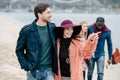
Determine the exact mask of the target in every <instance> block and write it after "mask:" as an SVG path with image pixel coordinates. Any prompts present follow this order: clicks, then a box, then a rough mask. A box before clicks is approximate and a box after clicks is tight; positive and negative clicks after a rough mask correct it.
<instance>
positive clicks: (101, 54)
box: [88, 17, 112, 80]
mask: <svg viewBox="0 0 120 80" xmlns="http://www.w3.org/2000/svg"><path fill="white" fill-rule="evenodd" d="M104 23H105V20H104V18H103V17H98V18H97V20H96V23H94V24H93V25H91V26H89V29H88V30H89V33H96V32H99V31H101V33H100V34H99V40H98V44H97V47H96V51H95V52H94V55H93V57H92V58H90V60H89V67H88V80H92V74H93V71H94V66H95V62H96V63H97V74H98V77H97V80H103V75H104V65H105V64H104V63H105V51H104V46H105V40H107V46H108V55H109V59H108V61H107V62H108V64H110V63H111V62H112V40H111V31H110V30H109V29H108V28H107V26H106V25H105V24H104Z"/></svg>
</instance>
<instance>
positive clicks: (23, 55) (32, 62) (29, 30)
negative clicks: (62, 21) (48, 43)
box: [16, 21, 58, 74]
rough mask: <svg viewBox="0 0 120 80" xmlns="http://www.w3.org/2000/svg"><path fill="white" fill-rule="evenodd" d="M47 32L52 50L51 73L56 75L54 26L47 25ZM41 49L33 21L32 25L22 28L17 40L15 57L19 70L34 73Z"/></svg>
mask: <svg viewBox="0 0 120 80" xmlns="http://www.w3.org/2000/svg"><path fill="white" fill-rule="evenodd" d="M47 25H48V30H49V33H50V36H51V40H52V44H53V48H52V50H53V51H52V52H53V54H52V58H53V59H52V60H53V63H52V68H53V72H54V73H56V74H57V72H58V69H57V68H58V67H57V62H58V61H57V45H56V39H55V35H54V29H55V27H56V26H55V24H54V23H48V24H47ZM40 47H41V41H40V38H39V33H38V30H37V26H36V23H35V21H34V22H33V23H32V24H29V25H26V26H24V27H23V28H22V29H21V31H20V34H19V38H18V41H17V46H16V55H17V57H18V60H19V63H20V65H21V68H22V69H24V70H25V71H31V72H32V71H34V70H35V66H36V64H37V63H38V60H39V57H38V56H39V55H40V54H38V53H40Z"/></svg>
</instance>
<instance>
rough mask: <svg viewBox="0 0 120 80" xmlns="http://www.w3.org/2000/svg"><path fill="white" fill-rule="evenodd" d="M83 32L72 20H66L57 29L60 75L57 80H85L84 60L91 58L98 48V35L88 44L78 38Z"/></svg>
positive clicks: (56, 76)
mask: <svg viewBox="0 0 120 80" xmlns="http://www.w3.org/2000/svg"><path fill="white" fill-rule="evenodd" d="M80 30H81V26H80V25H75V24H73V23H72V21H70V20H64V21H63V22H62V23H61V26H59V27H57V28H56V29H55V34H56V38H57V49H58V75H56V74H55V80H83V73H82V60H83V58H85V57H86V58H90V57H91V56H92V55H93V52H94V50H95V48H96V44H97V41H98V33H95V34H91V35H90V36H89V37H88V39H87V41H86V42H83V41H81V38H79V37H77V35H78V34H79V32H80Z"/></svg>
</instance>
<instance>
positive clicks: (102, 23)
mask: <svg viewBox="0 0 120 80" xmlns="http://www.w3.org/2000/svg"><path fill="white" fill-rule="evenodd" d="M96 25H97V27H96V28H97V30H98V31H102V30H103V28H104V22H97V23H96Z"/></svg>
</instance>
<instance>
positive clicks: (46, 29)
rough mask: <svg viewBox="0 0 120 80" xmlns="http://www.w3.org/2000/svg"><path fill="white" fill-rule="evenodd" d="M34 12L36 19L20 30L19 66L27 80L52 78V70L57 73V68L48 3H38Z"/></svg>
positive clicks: (17, 48)
mask: <svg viewBox="0 0 120 80" xmlns="http://www.w3.org/2000/svg"><path fill="white" fill-rule="evenodd" d="M34 14H35V16H36V20H35V21H33V23H31V24H29V25H26V26H24V27H23V28H22V29H21V31H20V34H19V38H18V41H17V46H16V55H17V57H18V60H19V63H20V65H21V68H22V69H24V70H25V71H27V80H54V77H53V72H54V73H56V74H57V71H58V69H57V48H56V39H55V35H54V29H55V27H56V26H55V24H54V23H50V21H51V9H50V7H49V5H48V4H45V3H39V4H37V5H36V6H35V8H34Z"/></svg>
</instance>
